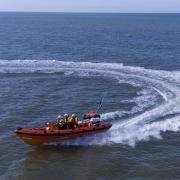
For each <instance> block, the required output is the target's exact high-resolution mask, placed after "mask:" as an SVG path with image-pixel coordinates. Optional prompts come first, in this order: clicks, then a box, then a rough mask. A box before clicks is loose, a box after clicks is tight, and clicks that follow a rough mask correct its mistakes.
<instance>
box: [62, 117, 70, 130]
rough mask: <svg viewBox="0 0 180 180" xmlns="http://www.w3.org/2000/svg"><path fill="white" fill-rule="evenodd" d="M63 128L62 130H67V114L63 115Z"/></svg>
mask: <svg viewBox="0 0 180 180" xmlns="http://www.w3.org/2000/svg"><path fill="white" fill-rule="evenodd" d="M63 119H64V126H63V129H68V128H69V127H68V120H69V115H68V114H64V118H63Z"/></svg>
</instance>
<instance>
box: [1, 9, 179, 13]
mask: <svg viewBox="0 0 180 180" xmlns="http://www.w3.org/2000/svg"><path fill="white" fill-rule="evenodd" d="M3 12H4V13H6V12H7V13H11V12H12V13H77V14H78V13H82V14H83V13H84V14H85V13H90V14H180V12H111V11H104V12H103V11H102V12H98V11H4V10H3V11H1V10H0V13H3Z"/></svg>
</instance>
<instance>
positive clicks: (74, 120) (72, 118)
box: [71, 114, 79, 128]
mask: <svg viewBox="0 0 180 180" xmlns="http://www.w3.org/2000/svg"><path fill="white" fill-rule="evenodd" d="M78 121H79V120H78V117H77V116H76V114H72V116H71V123H72V128H74V127H75V126H78Z"/></svg>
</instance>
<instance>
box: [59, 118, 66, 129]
mask: <svg viewBox="0 0 180 180" xmlns="http://www.w3.org/2000/svg"><path fill="white" fill-rule="evenodd" d="M64 124H65V120H64V119H63V117H62V116H61V115H59V116H58V126H59V128H60V129H63V128H64Z"/></svg>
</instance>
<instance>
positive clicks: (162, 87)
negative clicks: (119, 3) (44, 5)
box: [0, 12, 180, 180]
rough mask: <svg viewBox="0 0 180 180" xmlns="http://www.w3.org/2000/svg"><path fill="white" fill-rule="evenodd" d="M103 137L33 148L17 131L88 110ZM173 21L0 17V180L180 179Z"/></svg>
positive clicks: (179, 76) (177, 47)
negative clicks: (104, 127) (97, 116)
mask: <svg viewBox="0 0 180 180" xmlns="http://www.w3.org/2000/svg"><path fill="white" fill-rule="evenodd" d="M104 94H106V95H105V97H104V100H103V107H102V109H101V114H102V116H101V121H102V123H103V122H111V123H112V124H113V126H112V128H111V129H110V130H108V131H106V132H104V133H101V134H96V135H92V136H89V137H83V138H79V139H75V140H69V141H66V142H57V143H53V144H46V145H43V146H39V147H32V146H30V145H27V144H25V143H23V142H22V141H21V140H20V139H18V138H17V137H16V136H15V134H14V130H15V129H16V128H17V127H43V126H45V123H46V122H48V121H55V120H56V119H57V116H58V115H59V114H62V115H63V114H64V113H70V114H71V113H76V114H77V115H78V116H79V118H81V117H82V116H83V114H84V113H85V112H88V111H96V110H97V107H98V102H99V101H100V99H101V97H102V96H103V95H104ZM179 128H180V14H98V13H97V14H93V13H89V14H88V13H15V12H12V13H10V12H4V13H2V12H1V13H0V154H1V156H0V179H1V180H6V179H8V180H9V179H15V180H32V179H33V180H39V179H43V180H49V179H54V180H56V179H57V180H58V179H73V180H84V179H87V180H111V179H113V180H114V179H117V180H120V179H122V180H125V179H128V180H144V179H146V180H156V179H158V180H159V179H163V180H165V179H168V180H169V179H180V150H179V149H180V131H179V130H180V129H179Z"/></svg>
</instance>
